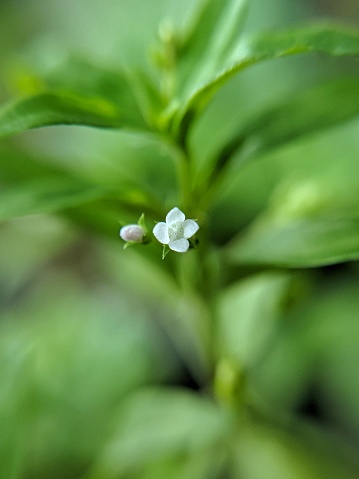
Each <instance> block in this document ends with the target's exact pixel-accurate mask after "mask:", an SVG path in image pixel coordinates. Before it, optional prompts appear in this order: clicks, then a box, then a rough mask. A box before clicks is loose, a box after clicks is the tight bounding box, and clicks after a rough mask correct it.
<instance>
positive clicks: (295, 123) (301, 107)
mask: <svg viewBox="0 0 359 479" xmlns="http://www.w3.org/2000/svg"><path fill="white" fill-rule="evenodd" d="M358 115H359V77H353V78H342V79H340V80H335V81H334V82H333V81H332V82H330V83H326V84H320V85H317V86H315V87H314V88H310V89H308V90H306V91H303V92H300V93H298V94H293V96H292V97H290V98H288V99H286V100H285V101H283V102H282V103H280V104H276V105H274V106H273V107H271V108H268V109H266V110H265V111H262V112H260V113H259V114H257V115H256V116H253V117H252V118H250V119H249V121H247V122H246V124H245V125H244V126H243V127H242V128H240V129H239V131H238V129H237V131H236V132H235V134H234V135H233V137H232V138H230V139H229V140H228V141H227V142H226V144H225V146H224V147H223V148H222V151H220V152H219V153H217V154H216V158H217V159H216V163H217V166H216V169H220V168H221V167H222V166H223V165H224V164H225V163H226V162H227V160H228V159H229V157H230V156H231V155H233V154H234V153H235V152H236V151H237V149H238V148H240V147H242V146H244V144H245V143H247V144H248V146H249V148H248V153H249V156H248V158H256V157H257V156H258V155H260V154H263V153H267V152H268V151H270V150H273V149H275V148H278V147H280V146H282V145H284V144H286V143H288V142H291V141H294V140H297V139H299V138H301V137H303V136H305V135H308V134H313V133H315V132H316V131H320V130H324V129H326V128H330V127H332V126H335V125H337V124H340V123H342V122H345V121H348V120H350V119H352V118H354V117H356V116H358ZM289 118H290V121H288V119H289ZM248 158H247V156H246V160H248Z"/></svg>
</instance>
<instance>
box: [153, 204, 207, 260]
mask: <svg viewBox="0 0 359 479" xmlns="http://www.w3.org/2000/svg"><path fill="white" fill-rule="evenodd" d="M198 229H199V226H198V224H197V223H196V221H194V220H186V217H185V215H184V213H182V211H181V210H179V209H178V208H173V209H172V210H171V211H170V212H169V213H168V215H167V216H166V223H164V222H161V223H157V224H156V226H155V227H154V228H153V234H154V235H155V237H156V239H157V240H158V241H159V242H160V243H162V244H164V245H168V246H169V247H170V249H171V250H173V251H177V252H178V253H185V252H186V251H187V250H188V248H189V241H188V238H191V236H193V235H194V234H195V233H197V231H198Z"/></svg>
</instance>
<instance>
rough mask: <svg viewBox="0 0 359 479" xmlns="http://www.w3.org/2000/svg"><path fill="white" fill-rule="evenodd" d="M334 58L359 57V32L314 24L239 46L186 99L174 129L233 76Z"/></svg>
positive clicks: (180, 126)
mask: <svg viewBox="0 0 359 479" xmlns="http://www.w3.org/2000/svg"><path fill="white" fill-rule="evenodd" d="M314 52H317V53H323V54H327V55H332V56H349V55H358V54H359V31H357V30H354V29H348V28H345V27H340V26H335V25H322V24H320V25H313V26H310V27H305V28H297V29H290V30H286V31H279V32H269V33H265V34H260V35H257V36H255V37H253V38H250V39H248V40H247V41H243V42H241V43H240V44H239V47H238V48H237V51H236V53H235V54H234V55H232V58H231V60H230V61H229V62H228V63H227V66H226V67H225V68H223V69H222V70H221V71H219V72H218V73H217V74H216V75H213V76H211V77H210V78H208V79H207V80H206V81H203V80H200V81H199V82H198V84H197V86H196V87H195V88H193V90H192V91H191V92H189V94H188V95H186V96H185V97H184V98H183V101H182V102H181V104H182V105H183V106H182V107H181V108H180V110H179V112H178V115H177V119H176V121H175V124H174V127H175V128H176V129H177V130H178V131H181V130H182V129H183V128H185V127H186V124H185V123H188V121H189V119H193V118H194V117H195V116H196V115H197V114H198V113H199V112H200V111H201V110H203V108H204V107H205V106H206V105H207V104H208V103H209V101H210V100H211V99H212V98H213V96H214V94H215V93H216V92H217V91H218V90H219V89H220V88H221V87H222V86H223V85H224V84H225V83H226V82H227V81H228V80H229V79H230V78H232V77H233V76H234V75H236V74H237V73H239V72H240V71H243V70H245V69H246V68H248V67H250V66H252V65H255V64H258V63H260V62H263V61H266V60H271V59H275V58H281V57H286V56H291V55H296V54H303V53H314Z"/></svg>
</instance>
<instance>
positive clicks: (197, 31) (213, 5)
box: [179, 0, 248, 88]
mask: <svg viewBox="0 0 359 479" xmlns="http://www.w3.org/2000/svg"><path fill="white" fill-rule="evenodd" d="M247 8H248V1H247V0H224V1H223V0H205V1H203V2H202V4H201V5H200V8H199V9H198V11H197V15H194V16H193V17H192V18H193V20H192V23H191V25H189V27H188V30H187V34H186V35H185V37H184V38H183V40H182V44H181V45H180V48H179V75H180V85H181V86H182V88H183V86H184V85H186V87H187V88H188V85H193V83H194V81H198V79H199V77H201V78H203V79H205V77H206V75H208V74H213V73H214V72H215V71H216V70H217V69H219V68H222V67H223V66H224V64H225V62H226V60H227V59H228V55H229V54H230V53H231V49H232V48H233V46H234V44H235V42H236V41H237V39H238V34H239V33H240V32H241V30H242V27H243V21H244V20H245V18H246V13H247Z"/></svg>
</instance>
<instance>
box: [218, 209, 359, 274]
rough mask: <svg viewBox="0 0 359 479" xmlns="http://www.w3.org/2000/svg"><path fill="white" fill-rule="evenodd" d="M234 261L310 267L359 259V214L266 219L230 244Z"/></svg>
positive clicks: (232, 260) (230, 255) (229, 256)
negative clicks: (286, 220) (298, 218)
mask: <svg viewBox="0 0 359 479" xmlns="http://www.w3.org/2000/svg"><path fill="white" fill-rule="evenodd" d="M225 255H226V257H227V259H228V260H229V261H230V262H232V263H233V264H249V265H265V266H268V265H270V266H280V267H289V268H307V267H315V266H324V265H330V264H335V263H341V262H345V261H351V260H357V259H359V218H358V217H353V218H318V219H317V218H313V219H300V220H290V221H288V222H287V223H281V222H278V223H276V222H271V221H265V222H264V221H263V222H262V223H260V224H257V225H256V226H255V227H252V228H250V229H249V230H248V231H247V233H245V234H244V235H243V236H242V237H240V238H238V239H235V240H234V241H233V242H232V243H231V244H229V245H228V246H227V248H226V251H225Z"/></svg>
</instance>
